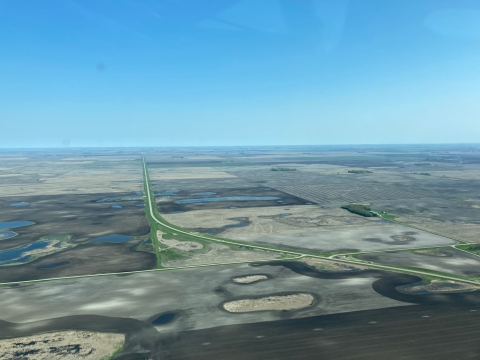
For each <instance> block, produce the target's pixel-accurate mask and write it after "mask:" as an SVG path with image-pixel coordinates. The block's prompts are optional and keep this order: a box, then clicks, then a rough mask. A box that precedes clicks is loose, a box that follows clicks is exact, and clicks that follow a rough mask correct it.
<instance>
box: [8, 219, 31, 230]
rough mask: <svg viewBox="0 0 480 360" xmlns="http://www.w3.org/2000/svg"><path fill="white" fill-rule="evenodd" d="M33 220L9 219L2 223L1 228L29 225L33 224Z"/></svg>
mask: <svg viewBox="0 0 480 360" xmlns="http://www.w3.org/2000/svg"><path fill="white" fill-rule="evenodd" d="M32 224H33V222H31V221H7V222H2V223H0V230H3V229H13V228H17V227H21V226H28V225H32Z"/></svg>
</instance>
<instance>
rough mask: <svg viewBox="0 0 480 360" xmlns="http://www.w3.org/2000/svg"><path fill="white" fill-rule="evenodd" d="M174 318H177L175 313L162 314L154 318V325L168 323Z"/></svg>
mask: <svg viewBox="0 0 480 360" xmlns="http://www.w3.org/2000/svg"><path fill="white" fill-rule="evenodd" d="M173 319H175V313H166V314H163V315H160V316H159V317H157V318H156V319H155V320H153V321H152V325H164V324H168V323H169V322H170V321H172V320H173Z"/></svg>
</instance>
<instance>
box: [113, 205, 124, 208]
mask: <svg viewBox="0 0 480 360" xmlns="http://www.w3.org/2000/svg"><path fill="white" fill-rule="evenodd" d="M111 207H112V209H123V206H122V205H112V206H111Z"/></svg>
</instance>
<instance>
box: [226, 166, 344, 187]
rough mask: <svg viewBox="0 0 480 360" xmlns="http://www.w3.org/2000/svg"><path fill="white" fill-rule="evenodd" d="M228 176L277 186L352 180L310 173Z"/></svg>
mask: <svg viewBox="0 0 480 360" xmlns="http://www.w3.org/2000/svg"><path fill="white" fill-rule="evenodd" d="M226 172H227V173H228V174H231V175H234V176H237V177H238V178H241V179H244V180H246V181H249V182H252V183H259V182H261V183H265V184H269V185H272V186H274V184H275V185H289V184H292V183H293V184H298V185H321V184H345V183H346V182H350V181H351V180H350V179H342V178H338V177H334V176H326V175H321V174H317V173H313V172H308V171H271V170H270V168H268V169H265V170H243V171H226Z"/></svg>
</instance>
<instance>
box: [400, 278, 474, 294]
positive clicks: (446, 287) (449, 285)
mask: <svg viewBox="0 0 480 360" xmlns="http://www.w3.org/2000/svg"><path fill="white" fill-rule="evenodd" d="M475 289H477V290H478V289H480V286H475V285H470V284H464V283H458V282H455V281H440V280H432V282H431V283H430V284H426V285H417V286H409V287H405V288H402V291H404V292H416V291H425V290H426V291H428V292H437V293H443V292H455V291H466V290H475Z"/></svg>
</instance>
